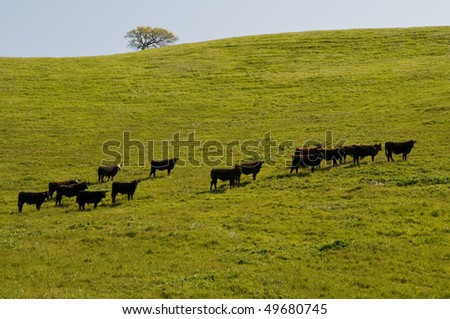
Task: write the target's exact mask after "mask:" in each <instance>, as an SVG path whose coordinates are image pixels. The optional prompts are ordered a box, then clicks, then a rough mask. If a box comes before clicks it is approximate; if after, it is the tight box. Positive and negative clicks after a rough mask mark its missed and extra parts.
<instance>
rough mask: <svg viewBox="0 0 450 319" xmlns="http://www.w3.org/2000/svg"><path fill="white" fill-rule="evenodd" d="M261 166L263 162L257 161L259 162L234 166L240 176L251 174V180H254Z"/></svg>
mask: <svg viewBox="0 0 450 319" xmlns="http://www.w3.org/2000/svg"><path fill="white" fill-rule="evenodd" d="M263 164H264V161H259V162H251V163H243V164H236V167H238V168H240V169H241V172H242V174H244V175H250V174H252V175H253V180H256V175H257V174H258V173H259V171H260V170H261V167H262V165H263Z"/></svg>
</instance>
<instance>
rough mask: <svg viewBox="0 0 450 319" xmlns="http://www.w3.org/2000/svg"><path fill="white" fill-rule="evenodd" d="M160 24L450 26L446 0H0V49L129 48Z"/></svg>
mask: <svg viewBox="0 0 450 319" xmlns="http://www.w3.org/2000/svg"><path fill="white" fill-rule="evenodd" d="M138 25H145V26H151V27H162V28H165V29H168V30H170V31H172V32H173V33H174V34H176V35H177V36H178V37H179V38H180V40H179V41H178V42H177V43H178V44H181V43H190V42H200V41H207V40H213V39H221V38H228V37H236V36H244V35H257V34H268V33H281V32H298V31H308V30H335V29H354V28H391V27H412V26H443V25H450V1H449V0H373V1H367V0H308V1H306V0H274V1H269V0H209V1H207V0H0V56H14V57H31V56H39V57H42V56H49V57H61V56H87V55H89V56H90V55H105V54H117V53H123V52H130V51H131V49H129V48H127V41H126V39H125V38H124V35H125V33H126V32H127V31H129V30H131V29H133V28H135V27H136V26H138Z"/></svg>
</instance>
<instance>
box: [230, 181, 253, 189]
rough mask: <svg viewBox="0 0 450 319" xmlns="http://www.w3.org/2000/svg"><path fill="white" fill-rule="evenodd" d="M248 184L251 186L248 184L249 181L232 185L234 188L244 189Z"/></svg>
mask: <svg viewBox="0 0 450 319" xmlns="http://www.w3.org/2000/svg"><path fill="white" fill-rule="evenodd" d="M249 184H251V182H249V181H245V182H240V183H234V187H237V188H241V187H246V186H247V185H249Z"/></svg>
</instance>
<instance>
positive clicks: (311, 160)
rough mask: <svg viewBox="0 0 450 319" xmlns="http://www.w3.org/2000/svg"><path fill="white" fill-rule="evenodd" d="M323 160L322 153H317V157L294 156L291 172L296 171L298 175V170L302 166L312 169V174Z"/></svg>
mask: <svg viewBox="0 0 450 319" xmlns="http://www.w3.org/2000/svg"><path fill="white" fill-rule="evenodd" d="M322 159H323V155H322V153H317V154H316V155H304V156H298V155H294V156H292V166H291V172H290V174H292V171H293V170H294V169H295V173H297V174H298V168H299V167H300V166H302V167H311V172H314V169H315V168H316V167H319V166H320V162H321V161H322Z"/></svg>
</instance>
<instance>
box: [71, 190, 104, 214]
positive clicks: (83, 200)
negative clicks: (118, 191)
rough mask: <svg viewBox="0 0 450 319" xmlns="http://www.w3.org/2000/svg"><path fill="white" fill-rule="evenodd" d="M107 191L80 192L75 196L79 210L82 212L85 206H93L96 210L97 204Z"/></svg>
mask: <svg viewBox="0 0 450 319" xmlns="http://www.w3.org/2000/svg"><path fill="white" fill-rule="evenodd" d="M107 192H108V191H81V192H79V193H78V194H77V204H78V209H79V210H84V209H85V205H86V204H94V208H97V205H98V203H100V202H101V201H102V199H103V198H105V197H106V193H107Z"/></svg>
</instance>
